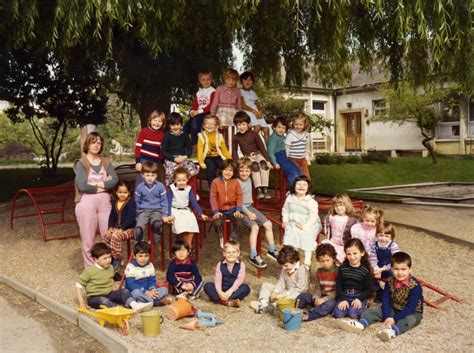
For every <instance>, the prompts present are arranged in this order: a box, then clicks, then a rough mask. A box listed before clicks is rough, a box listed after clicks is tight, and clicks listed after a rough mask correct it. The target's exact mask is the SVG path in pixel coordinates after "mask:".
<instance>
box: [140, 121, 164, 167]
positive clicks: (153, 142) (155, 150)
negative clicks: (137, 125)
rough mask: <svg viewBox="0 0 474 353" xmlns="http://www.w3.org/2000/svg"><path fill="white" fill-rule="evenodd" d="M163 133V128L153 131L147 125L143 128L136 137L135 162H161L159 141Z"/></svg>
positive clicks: (161, 139)
mask: <svg viewBox="0 0 474 353" xmlns="http://www.w3.org/2000/svg"><path fill="white" fill-rule="evenodd" d="M164 136H165V134H164V132H163V129H160V130H158V131H155V130H153V129H151V128H149V127H145V128H143V129H142V130H141V131H140V133H139V134H138V137H137V142H136V143H135V160H136V163H143V162H147V161H148V162H153V163H161V162H162V160H163V156H162V154H161V142H162V141H163V138H164Z"/></svg>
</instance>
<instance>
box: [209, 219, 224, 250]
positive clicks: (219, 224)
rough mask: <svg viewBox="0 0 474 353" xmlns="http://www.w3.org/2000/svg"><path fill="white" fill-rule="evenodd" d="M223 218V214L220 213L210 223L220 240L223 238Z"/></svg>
mask: <svg viewBox="0 0 474 353" xmlns="http://www.w3.org/2000/svg"><path fill="white" fill-rule="evenodd" d="M225 220H226V217H225V215H224V214H222V216H220V217H219V218H216V219H214V220H213V221H212V224H213V225H214V232H215V233H216V235H217V236H218V237H219V239H220V240H221V239H223V237H224V221H225ZM222 245H223V243H222ZM221 247H222V246H221Z"/></svg>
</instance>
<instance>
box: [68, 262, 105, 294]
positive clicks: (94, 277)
mask: <svg viewBox="0 0 474 353" xmlns="http://www.w3.org/2000/svg"><path fill="white" fill-rule="evenodd" d="M97 266H98V265H96V264H94V265H92V266H89V267H88V268H86V269H85V270H84V271H82V273H81V275H80V276H79V279H78V280H77V282H78V283H79V284H80V285H81V286H83V287H84V288H85V290H86V295H87V296H88V297H92V296H97V295H100V296H106V295H109V294H110V292H112V290H113V285H112V280H113V277H114V268H113V267H112V266H109V267H107V268H99V267H97Z"/></svg>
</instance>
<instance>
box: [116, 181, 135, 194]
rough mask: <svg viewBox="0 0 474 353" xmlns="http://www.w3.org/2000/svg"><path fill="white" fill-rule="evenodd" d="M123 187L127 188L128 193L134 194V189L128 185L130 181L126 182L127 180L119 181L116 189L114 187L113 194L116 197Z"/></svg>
mask: <svg viewBox="0 0 474 353" xmlns="http://www.w3.org/2000/svg"><path fill="white" fill-rule="evenodd" d="M121 186H123V187H125V188H127V190H128V192H129V193H130V194H132V188H131V186H130V184H129V183H128V181H126V180H119V181H118V182H117V184H116V185H115V187H114V192H113V194H114V195H116V193H117V191H118V189H119V187H121Z"/></svg>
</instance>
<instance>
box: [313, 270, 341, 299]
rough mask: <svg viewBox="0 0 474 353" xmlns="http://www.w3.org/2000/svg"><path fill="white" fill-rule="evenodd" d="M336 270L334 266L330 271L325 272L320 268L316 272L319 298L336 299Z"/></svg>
mask: <svg viewBox="0 0 474 353" xmlns="http://www.w3.org/2000/svg"><path fill="white" fill-rule="evenodd" d="M337 273H338V268H337V266H334V267H333V268H332V269H329V270H325V269H324V268H322V267H320V268H318V270H317V271H316V278H317V279H318V284H319V287H320V289H321V296H322V297H326V296H331V297H333V298H335V297H336V279H337Z"/></svg>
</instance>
